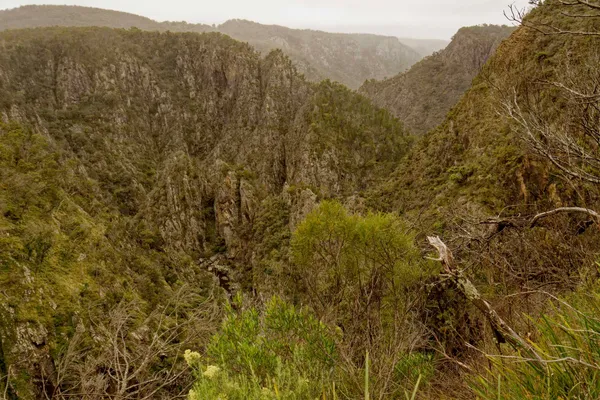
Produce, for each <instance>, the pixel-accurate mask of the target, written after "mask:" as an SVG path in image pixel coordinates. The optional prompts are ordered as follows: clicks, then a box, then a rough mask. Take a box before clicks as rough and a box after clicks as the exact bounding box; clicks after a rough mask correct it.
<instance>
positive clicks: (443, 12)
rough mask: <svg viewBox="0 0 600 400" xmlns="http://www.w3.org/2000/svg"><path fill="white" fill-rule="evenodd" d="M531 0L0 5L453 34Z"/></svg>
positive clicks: (135, 0) (63, 0) (62, 0)
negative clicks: (57, 6)
mask: <svg viewBox="0 0 600 400" xmlns="http://www.w3.org/2000/svg"><path fill="white" fill-rule="evenodd" d="M513 3H514V4H516V5H517V6H519V7H525V6H526V4H527V0H42V1H38V0H0V9H5V8H13V7H18V6H21V5H26V4H69V5H81V6H90V7H99V8H109V9H112V10H119V11H127V12H131V13H134V14H139V15H143V16H145V17H149V18H152V19H156V20H159V21H164V20H171V21H173V20H175V21H188V22H202V23H211V24H212V23H217V24H219V23H222V22H224V21H226V20H228V19H232V18H243V19H249V20H252V21H256V22H261V23H265V24H279V25H286V26H289V27H292V28H313V29H323V30H329V31H338V32H371V33H380V34H389V35H395V36H410V37H420V38H441V39H449V38H450V37H451V36H452V35H453V34H454V33H455V32H456V31H457V30H458V29H459V28H460V27H462V26H467V25H477V24H482V23H490V24H504V23H507V21H506V19H505V18H504V15H503V11H504V10H506V9H507V8H508V6H509V5H510V4H513Z"/></svg>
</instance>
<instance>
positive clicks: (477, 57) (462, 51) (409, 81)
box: [359, 25, 515, 134]
mask: <svg viewBox="0 0 600 400" xmlns="http://www.w3.org/2000/svg"><path fill="white" fill-rule="evenodd" d="M514 29H515V28H513V27H509V26H497V25H482V26H472V27H465V28H461V29H460V30H459V31H458V32H457V33H456V35H454V37H453V39H452V42H451V43H450V44H449V45H448V46H447V47H446V48H445V49H443V50H441V51H439V52H437V53H435V54H433V55H431V56H429V57H427V58H425V59H423V60H421V61H420V62H418V63H417V64H415V65H414V66H412V67H411V69H410V70H409V71H407V72H405V73H400V74H399V75H397V76H395V77H393V78H390V79H386V80H383V81H376V80H369V81H367V82H365V84H364V85H363V86H362V87H361V88H360V89H359V92H361V93H362V94H364V95H365V96H367V97H369V98H370V99H371V100H372V101H373V102H375V104H377V105H378V106H380V107H385V108H387V109H388V110H389V111H391V112H392V113H393V114H394V115H395V116H396V117H398V118H400V119H401V120H402V121H403V122H404V123H405V124H406V126H407V127H409V128H410V129H411V131H412V132H413V133H416V134H424V133H426V132H427V131H429V130H431V129H433V128H435V127H436V126H438V125H439V124H440V123H442V121H443V120H444V118H445V116H446V114H447V113H448V111H450V109H451V108H452V107H454V105H455V104H456V103H457V102H458V101H459V100H460V98H461V96H462V95H463V94H464V93H465V92H466V91H467V89H468V88H469V87H470V86H471V82H472V80H473V78H475V76H477V74H478V73H479V71H480V70H481V68H482V67H483V66H484V64H485V63H486V62H487V60H488V58H489V57H491V56H492V55H493V54H494V51H495V50H496V48H497V47H498V45H500V43H501V42H502V41H503V40H504V39H506V38H507V37H508V36H509V35H510V34H511V33H512V32H513V31H514Z"/></svg>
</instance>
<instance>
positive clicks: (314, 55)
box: [0, 6, 422, 89]
mask: <svg viewBox="0 0 600 400" xmlns="http://www.w3.org/2000/svg"><path fill="white" fill-rule="evenodd" d="M42 26H107V27H111V28H131V27H136V28H139V29H142V30H157V31H167V30H169V31H172V32H208V31H218V32H222V33H225V34H227V35H230V36H231V37H233V38H234V39H237V40H241V41H245V42H249V43H250V44H251V45H253V46H255V47H256V48H257V49H259V50H260V51H262V52H263V53H265V54H266V53H268V52H269V51H271V50H274V49H277V48H280V49H282V50H283V51H284V52H285V53H286V54H287V55H288V56H289V57H290V58H291V59H292V60H293V61H294V62H295V64H296V66H297V68H298V69H299V71H300V72H301V73H304V74H305V75H306V77H307V78H308V79H310V80H314V81H320V80H323V79H332V80H335V81H338V82H341V83H343V84H345V85H347V86H349V87H350V88H354V89H356V88H358V87H359V86H360V85H361V84H362V83H363V82H364V81H365V80H366V79H370V78H375V79H383V78H385V77H388V76H393V75H395V74H397V73H399V72H401V71H404V70H406V69H408V68H409V67H410V66H411V65H413V64H414V63H415V62H417V61H418V60H420V59H421V58H422V56H421V55H420V54H419V53H417V51H415V50H413V49H412V48H410V47H409V46H407V45H405V44H403V43H401V42H400V41H399V40H398V39H397V38H394V37H386V36H378V35H368V34H339V33H327V32H320V31H312V30H299V29H289V28H286V27H283V26H276V25H262V24H258V23H255V22H250V21H245V20H231V21H227V22H225V23H224V24H222V25H219V26H216V27H214V26H213V27H211V26H209V25H203V24H188V23H185V22H156V21H153V20H151V19H148V18H144V17H139V16H136V15H133V14H128V13H121V12H117V11H109V10H103V9H97V8H88V7H76V6H24V7H20V8H16V9H11V10H4V11H0V30H5V29H16V28H33V27H42Z"/></svg>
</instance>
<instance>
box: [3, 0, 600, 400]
mask: <svg viewBox="0 0 600 400" xmlns="http://www.w3.org/2000/svg"><path fill="white" fill-rule="evenodd" d="M596 4H597V2H593V3H585V2H577V4H575V3H573V4H571V3H569V4H565V3H564V2H562V1H558V0H548V1H545V2H538V3H536V7H535V8H534V9H533V10H532V11H531V12H530V13H529V14H528V15H526V16H525V15H523V14H521V13H519V12H518V10H515V9H514V8H513V12H514V14H512V15H513V18H514V20H515V21H517V22H520V23H522V24H521V26H520V27H519V28H517V29H516V30H515V31H514V32H513V33H512V34H511V35H510V37H509V38H507V39H506V40H504V41H502V43H500V44H499V45H498V43H497V41H484V42H485V43H487V44H490V43H492V42H493V43H495V44H494V45H493V46H492V45H491V44H490V46H492V47H487V45H483V46H482V47H477V46H475V48H476V49H479V50H478V51H476V54H477V56H476V57H475V58H473V59H471V58H468V59H467V60H464V61H465V63H466V64H467V65H471V66H474V65H476V64H478V66H477V69H481V71H480V72H479V73H478V75H477V77H475V79H474V80H473V82H472V85H471V87H470V89H468V90H467V92H466V93H465V94H464V95H463V96H462V97H461V98H460V99H459V100H457V101H458V102H457V103H456V105H455V106H454V107H453V108H452V109H451V110H450V112H449V113H448V114H447V115H446V117H445V118H444V120H443V121H442V123H441V124H440V125H439V126H437V127H435V128H433V129H431V130H429V131H428V132H426V133H423V134H422V135H420V136H417V135H414V136H413V135H411V134H409V133H408V131H407V130H406V129H405V128H404V126H403V123H402V122H401V121H400V120H399V119H396V118H395V117H394V116H393V115H392V114H391V113H390V112H389V111H386V110H385V109H383V108H379V107H377V106H375V105H373V104H372V103H371V102H370V101H369V100H368V99H367V98H366V97H363V96H362V95H360V94H358V93H356V92H353V91H351V90H349V89H347V88H346V87H344V86H342V85H341V84H337V83H333V82H331V81H323V82H321V83H312V82H309V81H307V80H305V78H304V77H303V76H302V75H300V74H299V73H298V72H297V71H296V69H295V67H294V63H293V61H291V60H290V59H289V58H288V57H287V56H285V55H284V53H283V52H282V51H272V52H270V53H269V54H267V55H266V56H265V55H262V54H261V52H259V51H257V50H255V49H253V48H252V47H251V46H250V45H248V44H246V43H241V42H238V41H236V40H234V39H232V38H230V37H228V36H226V35H223V34H220V33H215V32H211V33H203V34H197V33H171V32H162V33H161V32H145V31H141V30H137V29H133V30H122V29H117V30H115V29H110V28H89V27H83V28H81V27H79V28H76V27H70V28H65V27H54V28H38V29H24V30H10V31H6V32H2V33H0V49H2V51H1V52H0V299H1V300H0V393H3V396H4V397H6V398H8V399H11V400H12V399H39V398H50V399H60V400H62V399H68V398H86V399H104V398H110V399H119V400H121V399H123V400H124V399H172V398H178V397H188V398H190V399H191V400H206V399H208V400H216V399H225V398H226V399H231V400H232V399H236V400H237V399H239V400H241V399H250V400H267V399H268V400H275V399H298V400H313V399H317V398H318V399H349V400H350V399H363V398H364V399H465V400H466V399H489V400H491V399H511V400H513V399H514V400H516V399H525V398H534V399H566V398H581V399H588V398H589V399H594V398H598V396H599V395H600V385H599V384H598V379H597V371H598V369H599V368H600V357H598V354H600V351H599V349H600V341H599V338H600V334H599V333H600V320H599V319H598V312H599V310H600V306H599V305H600V301H599V299H600V286H599V281H598V279H599V278H600V271H599V269H598V265H599V264H598V263H599V262H600V247H599V246H598V243H600V242H599V239H600V232H599V231H598V229H599V227H600V213H599V210H600V186H599V185H600V155H599V154H600V145H599V143H600V141H599V137H600V134H599V133H598V126H600V106H599V99H600V96H599V90H600V89H599V88H600V85H598V84H597V83H598V82H600V70H599V69H598V43H599V42H598V41H599V40H600V34H599V32H600V20H599V19H598V18H596V11H595V7H594V5H596ZM598 7H600V5H598ZM470 29H473V28H469V29H467V30H466V31H464V32H463V33H465V34H466V36H467V37H471V36H469V35H475V36H474V39H473V42H472V43H479V42H478V41H477V40H476V38H477V34H476V33H477V32H483V31H484V30H485V29H491V30H492V31H493V32H496V33H497V34H498V35H500V36H502V35H503V34H506V33H507V32H508V28H499V27H480V28H475V29H474V30H472V31H471V30H470ZM500 36H498V37H497V39H498V40H499V37H500ZM457 39H458V35H457V38H455V42H456V40H457ZM454 45H455V46H451V47H449V49H455V50H456V51H457V52H458V49H459V48H460V46H457V45H456V43H454ZM496 45H497V49H496V50H495V51H494V52H493V54H486V55H483V54H484V52H482V51H481V50H482V49H487V51H490V52H491V51H492V50H491V49H492V48H493V47H494V46H496ZM442 53H443V52H442ZM442 53H438V54H437V55H434V56H432V58H433V59H434V60H435V57H439V55H440V54H442ZM459 53H460V52H459ZM461 54H463V55H464V54H465V53H464V52H463V53H461ZM456 57H458V56H456ZM488 57H489V58H488ZM486 59H487V62H485V60H486ZM427 61H428V60H425V61H424V63H426V62H427ZM471 61H473V63H471ZM439 85H440V90H443V88H444V87H446V86H445V85H444V83H440V84H439Z"/></svg>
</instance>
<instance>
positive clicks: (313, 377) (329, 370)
mask: <svg viewBox="0 0 600 400" xmlns="http://www.w3.org/2000/svg"><path fill="white" fill-rule="evenodd" d="M236 303H237V305H238V306H240V307H241V298H240V297H238V298H237V299H236ZM186 360H187V362H188V364H189V365H190V366H191V367H192V368H193V369H194V371H195V375H196V384H195V385H194V388H193V390H192V391H191V392H190V399H191V400H201V399H202V400H209V399H229V400H233V399H240V400H241V399H310V400H312V399H315V398H319V397H321V396H322V395H323V393H327V395H329V393H330V391H331V390H333V389H332V388H333V381H334V377H335V374H336V368H335V367H336V363H337V350H336V346H335V342H334V339H333V336H332V335H331V333H330V331H329V329H328V328H327V327H326V326H325V325H324V324H323V323H321V322H320V321H318V320H317V319H316V318H315V317H314V316H313V315H311V314H310V313H309V312H308V311H307V310H305V309H298V308H296V307H294V306H291V305H289V304H288V303H286V302H285V301H283V300H282V299H280V298H278V297H273V298H272V299H271V300H270V301H269V302H267V304H266V306H265V309H264V310H263V311H262V312H261V311H259V310H257V309H256V308H249V309H245V310H243V311H241V312H239V313H238V312H235V311H234V310H233V308H231V307H228V315H227V317H226V319H225V321H224V322H223V325H222V327H221V329H220V330H219V332H218V333H217V334H215V336H213V338H212V340H211V343H210V345H209V346H208V348H207V351H206V357H202V356H200V355H199V354H198V353H192V352H189V351H188V352H186Z"/></svg>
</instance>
